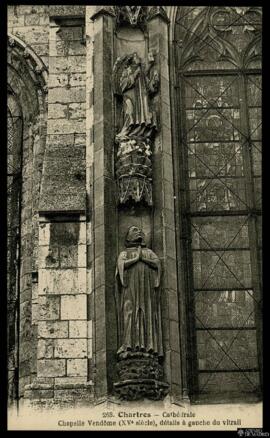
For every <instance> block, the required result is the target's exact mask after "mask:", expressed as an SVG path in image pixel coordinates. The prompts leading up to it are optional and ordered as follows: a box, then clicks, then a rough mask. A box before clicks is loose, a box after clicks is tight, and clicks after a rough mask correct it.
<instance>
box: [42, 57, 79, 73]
mask: <svg viewBox="0 0 270 438" xmlns="http://www.w3.org/2000/svg"><path fill="white" fill-rule="evenodd" d="M66 72H68V73H73V72H74V73H85V72H86V64H85V57H84V56H80V55H78V56H76V55H73V56H69V57H67V58H64V57H62V56H51V57H50V73H52V74H54V73H55V74H58V73H66Z"/></svg>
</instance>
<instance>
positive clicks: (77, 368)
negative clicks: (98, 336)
mask: <svg viewBox="0 0 270 438" xmlns="http://www.w3.org/2000/svg"><path fill="white" fill-rule="evenodd" d="M67 375H68V376H78V377H86V376H87V359H68V360H67Z"/></svg>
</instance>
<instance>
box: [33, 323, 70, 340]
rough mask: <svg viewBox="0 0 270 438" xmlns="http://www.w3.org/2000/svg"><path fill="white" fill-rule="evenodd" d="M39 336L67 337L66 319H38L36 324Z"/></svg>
mask: <svg viewBox="0 0 270 438" xmlns="http://www.w3.org/2000/svg"><path fill="white" fill-rule="evenodd" d="M38 337H39V338H67V337H68V322H67V321H40V322H39V324H38Z"/></svg>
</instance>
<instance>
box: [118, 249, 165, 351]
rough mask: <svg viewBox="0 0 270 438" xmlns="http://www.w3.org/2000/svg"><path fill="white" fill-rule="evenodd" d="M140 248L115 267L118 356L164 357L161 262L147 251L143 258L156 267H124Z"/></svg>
mask: <svg viewBox="0 0 270 438" xmlns="http://www.w3.org/2000/svg"><path fill="white" fill-rule="evenodd" d="M137 253H138V249H137V248H127V249H126V250H125V251H122V252H121V253H120V255H119V257H118V261H117V267H116V296H115V298H116V308H117V322H118V324H117V325H118V353H121V352H125V351H128V350H129V351H145V352H149V353H154V354H157V355H158V356H163V347H162V328H161V309H160V293H159V285H160V274H161V267H160V261H159V259H158V257H157V256H156V254H155V253H154V252H153V251H152V250H151V249H148V248H143V249H142V256H143V257H144V258H145V259H147V260H151V261H152V263H153V264H154V265H155V267H152V266H150V265H149V264H147V263H146V262H144V261H142V260H138V261H137V262H135V263H133V264H132V265H130V266H128V267H125V262H126V261H127V260H130V259H133V258H135V257H136V255H137Z"/></svg>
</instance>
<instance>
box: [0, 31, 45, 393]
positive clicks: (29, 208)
mask: <svg viewBox="0 0 270 438" xmlns="http://www.w3.org/2000/svg"><path fill="white" fill-rule="evenodd" d="M47 77H48V72H47V69H46V67H45V65H44V63H43V62H42V60H41V59H40V58H39V57H38V56H37V55H36V53H35V52H34V51H33V50H32V49H31V47H29V46H27V45H26V44H25V43H24V42H23V41H22V40H20V39H19V38H18V37H15V36H13V35H9V36H8V85H7V116H8V126H7V128H8V135H9V138H10V141H9V146H10V147H11V149H12V151H11V153H9V156H10V160H9V163H11V164H10V166H9V169H8V178H9V182H10V196H11V199H12V200H13V201H12V202H11V204H10V217H9V222H8V227H9V229H10V230H12V233H13V234H12V233H11V234H12V239H13V241H12V242H11V241H9V242H8V243H9V245H10V248H11V250H12V251H11V253H10V266H11V265H13V264H14V262H15V263H16V266H17V269H16V272H15V271H14V270H13V271H12V268H11V270H10V277H12V282H13V284H14V287H13V292H12V291H11V292H10V293H9V294H10V295H12V294H13V295H14V294H15V295H16V296H15V295H14V296H13V297H12V299H11V300H9V301H11V302H12V303H13V304H12V305H14V306H16V308H14V311H13V312H10V314H12V315H13V317H12V320H11V321H10V327H9V331H10V340H9V343H10V345H9V347H10V349H9V350H10V357H9V358H8V359H9V367H11V373H10V387H9V396H10V397H11V398H14V397H15V398H19V397H21V396H22V391H23V388H24V386H25V384H27V383H31V379H32V378H33V376H34V375H35V373H36V369H35V367H36V364H35V362H34V361H33V360H31V358H32V357H34V349H35V345H36V339H37V329H36V326H35V321H34V317H33V315H32V304H33V303H34V302H35V299H36V298H35V294H34V285H33V284H32V272H33V271H34V272H35V271H36V270H37V260H36V257H35V256H33V254H36V253H37V252H36V251H37V245H38V242H37V230H38V222H37V221H38V201H39V189H40V182H41V174H42V164H43V157H44V151H45V143H46V118H47ZM15 162H16V166H15V169H14V167H13V168H12V164H13V163H15ZM16 242H19V245H17V246H16ZM14 276H16V278H15V277H14ZM14 288H16V293H15V292H14V290H15V289H14ZM14 298H15V299H14ZM15 303H16V304H15ZM12 324H13V327H12ZM12 342H14V348H13V347H12ZM16 345H17V346H18V347H17V349H16V348H15V346H16Z"/></svg>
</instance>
